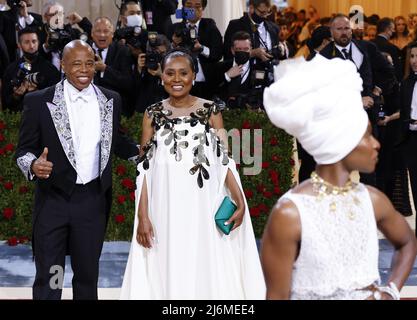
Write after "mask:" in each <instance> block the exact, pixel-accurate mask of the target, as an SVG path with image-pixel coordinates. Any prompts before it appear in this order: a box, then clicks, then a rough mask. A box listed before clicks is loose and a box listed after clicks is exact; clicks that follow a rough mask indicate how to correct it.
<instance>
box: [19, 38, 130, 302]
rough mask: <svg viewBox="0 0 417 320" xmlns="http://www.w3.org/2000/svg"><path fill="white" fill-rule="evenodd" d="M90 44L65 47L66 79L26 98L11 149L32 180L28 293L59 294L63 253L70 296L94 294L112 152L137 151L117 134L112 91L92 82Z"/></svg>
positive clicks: (117, 111) (36, 296)
mask: <svg viewBox="0 0 417 320" xmlns="http://www.w3.org/2000/svg"><path fill="white" fill-rule="evenodd" d="M94 63H95V62H94V51H93V50H92V49H91V47H90V46H89V45H88V44H86V43H85V42H83V41H80V40H75V41H72V42H70V43H69V44H68V45H67V46H66V47H65V49H64V52H63V60H62V68H63V70H64V72H65V75H66V80H65V81H62V82H60V83H58V84H57V85H56V86H53V87H49V88H46V89H44V90H41V91H37V92H35V93H31V94H29V95H27V96H26V97H25V100H24V106H25V107H24V112H23V116H22V123H21V128H20V136H19V143H18V146H17V150H16V158H17V164H18V166H19V168H20V169H21V171H22V172H23V174H24V175H25V177H26V178H27V179H29V180H35V181H36V191H35V205H34V211H33V250H34V255H35V264H36V277H35V282H34V285H33V298H34V299H60V298H61V293H62V280H63V279H62V276H63V274H64V273H63V272H64V267H65V254H66V252H69V254H70V256H71V265H72V269H73V271H74V277H73V279H72V285H73V297H74V299H97V282H98V272H99V258H100V254H101V249H102V245H103V241H104V234H105V229H106V224H107V219H108V215H109V211H110V207H111V193H112V165H111V164H112V153H113V152H114V153H115V154H116V155H118V156H120V157H122V158H124V159H128V158H130V157H137V155H138V147H137V146H136V145H135V144H134V143H132V142H130V141H129V140H128V139H127V138H126V137H123V136H122V135H121V134H120V131H119V129H120V107H121V99H120V96H119V94H117V93H116V92H113V91H111V90H106V89H104V88H102V87H97V86H95V85H93V84H92V80H93V76H94V72H95V69H94Z"/></svg>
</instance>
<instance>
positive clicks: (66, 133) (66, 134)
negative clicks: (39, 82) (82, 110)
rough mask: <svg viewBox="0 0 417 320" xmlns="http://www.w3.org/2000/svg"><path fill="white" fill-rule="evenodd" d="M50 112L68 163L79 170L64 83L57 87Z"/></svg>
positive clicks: (49, 106) (49, 104)
mask: <svg viewBox="0 0 417 320" xmlns="http://www.w3.org/2000/svg"><path fill="white" fill-rule="evenodd" d="M47 106H48V109H49V112H50V113H51V117H52V121H53V122H54V125H55V130H56V132H57V134H58V137H59V141H60V142H61V145H62V148H63V149H64V152H65V155H66V156H67V158H68V161H69V162H70V163H71V165H72V166H73V167H74V169H75V170H77V163H76V160H75V152H74V142H73V140H72V132H71V126H70V120H69V115H68V110H67V105H66V103H65V97H64V82H63V81H61V82H59V83H58V84H57V85H56V87H55V95H54V99H53V100H52V103H50V102H48V103H47Z"/></svg>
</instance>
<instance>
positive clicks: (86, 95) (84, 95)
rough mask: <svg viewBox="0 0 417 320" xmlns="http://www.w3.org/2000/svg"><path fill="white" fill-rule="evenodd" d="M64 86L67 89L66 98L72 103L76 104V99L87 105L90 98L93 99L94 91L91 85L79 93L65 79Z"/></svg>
mask: <svg viewBox="0 0 417 320" xmlns="http://www.w3.org/2000/svg"><path fill="white" fill-rule="evenodd" d="M64 85H65V88H66V89H67V93H68V98H69V100H70V101H71V102H72V103H75V102H77V100H78V99H82V100H83V101H84V102H86V103H88V102H89V101H90V99H91V98H93V97H95V90H94V87H93V85H92V84H91V83H90V85H89V86H88V87H87V88H85V89H83V90H81V91H80V90H78V89H77V88H76V87H74V86H73V85H72V84H71V83H70V82H69V81H68V80H67V79H65V81H64Z"/></svg>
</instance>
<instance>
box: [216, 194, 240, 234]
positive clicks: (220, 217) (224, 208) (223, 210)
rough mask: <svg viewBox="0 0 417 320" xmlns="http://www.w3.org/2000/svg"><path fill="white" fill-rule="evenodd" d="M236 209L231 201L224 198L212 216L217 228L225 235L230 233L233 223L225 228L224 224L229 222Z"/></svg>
mask: <svg viewBox="0 0 417 320" xmlns="http://www.w3.org/2000/svg"><path fill="white" fill-rule="evenodd" d="M236 209H237V206H236V205H235V204H234V203H233V202H232V200H230V198H229V197H224V199H223V202H222V204H221V205H220V207H219V209H218V210H217V212H216V215H215V216H214V220H215V221H216V225H217V227H219V229H220V230H221V231H222V232H223V233H224V234H226V235H228V234H229V233H230V231H231V230H232V228H233V225H234V224H235V223H234V222H232V223H231V224H229V225H227V226H226V225H225V224H224V223H225V222H226V221H227V220H229V219H230V217H231V216H233V214H234V213H235V211H236Z"/></svg>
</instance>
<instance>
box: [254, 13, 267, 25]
mask: <svg viewBox="0 0 417 320" xmlns="http://www.w3.org/2000/svg"><path fill="white" fill-rule="evenodd" d="M252 20H253V22H255V23H256V24H261V23H262V22H264V21H265V18H263V17H261V16H258V15H257V14H256V12H254V13H253V15H252Z"/></svg>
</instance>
